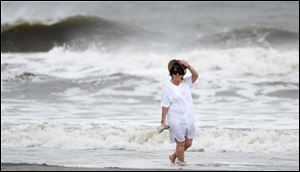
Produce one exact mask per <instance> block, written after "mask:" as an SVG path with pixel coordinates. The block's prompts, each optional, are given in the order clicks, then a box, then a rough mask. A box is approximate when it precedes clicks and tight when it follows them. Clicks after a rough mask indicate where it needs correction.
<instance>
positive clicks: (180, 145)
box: [176, 141, 186, 147]
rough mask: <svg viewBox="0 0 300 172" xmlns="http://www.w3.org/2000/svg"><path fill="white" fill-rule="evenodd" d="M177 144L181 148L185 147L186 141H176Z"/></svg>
mask: <svg viewBox="0 0 300 172" xmlns="http://www.w3.org/2000/svg"><path fill="white" fill-rule="evenodd" d="M176 144H177V146H179V147H185V144H186V143H185V141H183V142H179V141H176Z"/></svg>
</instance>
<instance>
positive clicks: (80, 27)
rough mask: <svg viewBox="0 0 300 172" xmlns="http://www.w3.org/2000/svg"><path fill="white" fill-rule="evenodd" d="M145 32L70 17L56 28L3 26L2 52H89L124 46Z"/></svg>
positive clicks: (109, 23)
mask: <svg viewBox="0 0 300 172" xmlns="http://www.w3.org/2000/svg"><path fill="white" fill-rule="evenodd" d="M142 33H143V30H142V29H141V28H138V27H133V26H128V25H125V24H123V23H118V22H115V21H109V20H106V19H103V18H100V17H93V16H74V17H68V18H66V19H63V20H61V21H58V22H56V23H54V24H44V23H39V22H36V23H30V22H21V23H19V24H5V25H1V52H45V51H49V50H51V49H52V48H54V47H56V46H58V47H59V46H66V47H72V48H74V49H86V48H88V47H89V45H90V44H93V45H97V46H120V43H121V42H126V43H128V42H130V41H132V40H133V39H134V38H135V37H137V36H138V35H139V34H142Z"/></svg>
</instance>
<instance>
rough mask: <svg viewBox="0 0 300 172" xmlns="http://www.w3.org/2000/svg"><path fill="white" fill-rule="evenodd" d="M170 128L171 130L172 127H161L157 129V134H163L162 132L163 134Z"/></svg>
mask: <svg viewBox="0 0 300 172" xmlns="http://www.w3.org/2000/svg"><path fill="white" fill-rule="evenodd" d="M169 128H170V127H169V126H168V125H165V126H160V127H158V128H157V132H158V133H161V132H163V131H164V130H167V129H169Z"/></svg>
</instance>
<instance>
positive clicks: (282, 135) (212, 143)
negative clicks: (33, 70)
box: [1, 123, 299, 153]
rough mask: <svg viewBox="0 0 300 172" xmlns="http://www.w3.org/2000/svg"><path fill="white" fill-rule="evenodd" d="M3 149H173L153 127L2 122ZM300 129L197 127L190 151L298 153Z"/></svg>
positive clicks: (165, 135) (165, 138)
mask: <svg viewBox="0 0 300 172" xmlns="http://www.w3.org/2000/svg"><path fill="white" fill-rule="evenodd" d="M1 145H2V148H11V147H15V148H17V149H26V148H37V149H41V148H47V149H57V150H97V149H110V150H130V151H162V150H170V151H171V150H172V149H173V145H170V144H169V143H168V132H163V133H161V134H158V133H157V131H156V128H155V127H152V126H132V125H124V124H115V125H112V124H111V125H108V124H99V123H85V124H82V123H81V124H76V123H69V124H68V123H17V124H14V123H3V124H1ZM298 148H299V130H288V129H286V130H284V129H278V130H276V129H242V128H240V129H239V128H235V129H229V128H228V129H226V128H198V129H197V136H196V138H195V140H194V142H193V147H192V148H191V149H190V151H196V152H198V151H199V152H203V151H204V152H264V153H299V149H298Z"/></svg>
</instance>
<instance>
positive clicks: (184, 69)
mask: <svg viewBox="0 0 300 172" xmlns="http://www.w3.org/2000/svg"><path fill="white" fill-rule="evenodd" d="M175 64H179V65H180V66H181V67H182V69H183V71H184V74H185V72H186V67H184V66H183V65H182V64H180V63H179V60H176V59H173V60H171V61H170V62H169V64H168V70H169V72H170V73H171V69H172V67H173V66H174V65H175Z"/></svg>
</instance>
